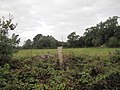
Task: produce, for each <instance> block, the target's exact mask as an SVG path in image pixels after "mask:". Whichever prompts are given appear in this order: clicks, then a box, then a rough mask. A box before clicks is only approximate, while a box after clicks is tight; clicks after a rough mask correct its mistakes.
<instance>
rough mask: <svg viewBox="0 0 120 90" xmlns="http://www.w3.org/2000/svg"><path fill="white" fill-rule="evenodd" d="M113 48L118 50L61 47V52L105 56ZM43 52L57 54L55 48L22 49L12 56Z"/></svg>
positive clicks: (112, 51)
mask: <svg viewBox="0 0 120 90" xmlns="http://www.w3.org/2000/svg"><path fill="white" fill-rule="evenodd" d="M115 50H120V48H63V51H62V53H63V54H74V55H75V56H80V55H88V56H99V57H102V58H107V57H109V55H110V53H114V52H115ZM44 54H57V49H23V50H20V51H19V52H17V53H15V54H14V57H15V58H19V57H32V56H36V55H44Z"/></svg>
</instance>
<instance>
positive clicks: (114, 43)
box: [107, 36, 118, 47]
mask: <svg viewBox="0 0 120 90" xmlns="http://www.w3.org/2000/svg"><path fill="white" fill-rule="evenodd" d="M107 45H108V46H109V47H117V46H118V40H117V38H116V37H114V36H113V37H111V38H109V40H108V42H107Z"/></svg>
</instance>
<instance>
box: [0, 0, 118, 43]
mask: <svg viewBox="0 0 120 90" xmlns="http://www.w3.org/2000/svg"><path fill="white" fill-rule="evenodd" d="M0 3H1V5H0V12H1V15H0V16H7V15H8V13H12V14H13V15H14V17H15V22H18V27H17V29H16V30H15V32H16V33H17V34H19V35H20V37H21V38H22V42H23V41H24V40H26V39H28V38H33V37H34V36H33V35H35V34H37V33H42V34H45V35H48V34H49V35H53V36H54V37H55V38H56V39H59V40H61V38H63V40H66V37H67V35H68V34H69V33H71V32H72V31H76V32H77V33H78V34H80V35H82V34H83V33H84V31H85V29H86V28H88V27H90V26H92V25H95V24H97V23H99V22H100V21H102V20H105V19H107V18H108V17H110V16H113V15H118V16H120V12H119V8H120V1H119V0H99V1H98V0H9V1H8V0H1V1H0ZM58 32H59V33H58Z"/></svg>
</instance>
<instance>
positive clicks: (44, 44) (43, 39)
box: [23, 34, 58, 49]
mask: <svg viewBox="0 0 120 90" xmlns="http://www.w3.org/2000/svg"><path fill="white" fill-rule="evenodd" d="M57 43H58V41H57V40H56V39H55V38H54V37H52V36H49V35H48V36H43V35H42V34H37V35H36V36H35V37H34V38H33V41H31V40H30V39H28V40H27V41H25V44H24V45H23V48H24V49H30V48H36V49H41V48H55V47H56V46H57Z"/></svg>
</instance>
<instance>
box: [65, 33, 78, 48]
mask: <svg viewBox="0 0 120 90" xmlns="http://www.w3.org/2000/svg"><path fill="white" fill-rule="evenodd" d="M67 38H68V41H67V43H68V47H77V46H78V42H79V35H76V33H75V32H72V33H71V34H70V35H68V37H67Z"/></svg>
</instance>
